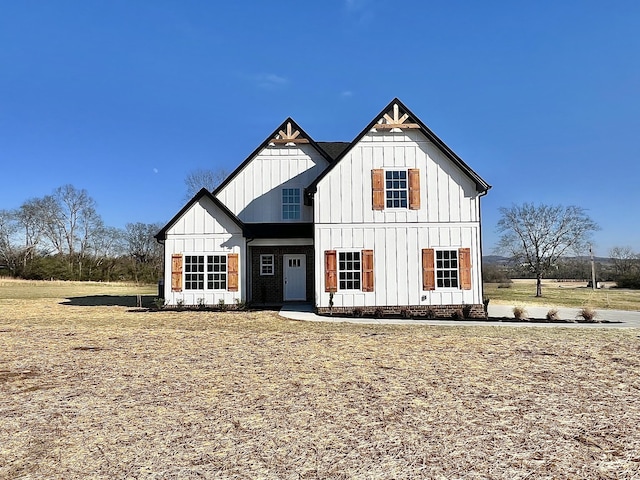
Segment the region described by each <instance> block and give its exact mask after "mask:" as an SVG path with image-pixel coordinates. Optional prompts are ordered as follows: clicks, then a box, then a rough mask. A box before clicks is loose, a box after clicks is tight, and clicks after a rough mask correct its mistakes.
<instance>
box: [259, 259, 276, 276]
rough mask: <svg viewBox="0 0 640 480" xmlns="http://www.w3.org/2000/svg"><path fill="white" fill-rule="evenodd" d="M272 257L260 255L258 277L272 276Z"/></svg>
mask: <svg viewBox="0 0 640 480" xmlns="http://www.w3.org/2000/svg"><path fill="white" fill-rule="evenodd" d="M273 265H274V264H273V255H260V275H273Z"/></svg>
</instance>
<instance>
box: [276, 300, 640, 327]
mask: <svg viewBox="0 0 640 480" xmlns="http://www.w3.org/2000/svg"><path fill="white" fill-rule="evenodd" d="M549 308H550V307H527V308H526V311H527V314H528V316H529V317H530V318H534V319H544V318H545V316H546V314H547V312H548V311H549ZM558 314H559V317H560V318H561V319H563V320H575V319H576V317H577V314H578V309H577V308H558ZM280 315H281V316H282V317H285V318H289V319H292V320H302V321H305V322H334V323H335V322H346V323H362V324H378V325H383V324H384V325H443V326H469V325H476V326H487V325H495V326H509V327H563V328H640V311H633V312H629V311H624V310H597V315H596V320H599V321H600V322H604V323H536V322H516V321H509V319H513V306H509V305H489V317H491V318H495V319H501V320H500V321H478V320H422V319H421V320H410V319H402V318H354V317H340V316H332V317H327V316H320V315H316V314H315V313H313V307H312V305H310V304H288V305H285V306H284V307H282V309H281V310H280ZM503 319H504V320H503Z"/></svg>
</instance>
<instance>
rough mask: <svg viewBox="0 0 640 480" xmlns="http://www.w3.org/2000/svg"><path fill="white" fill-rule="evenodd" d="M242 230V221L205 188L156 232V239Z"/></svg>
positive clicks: (223, 233) (233, 232)
mask: <svg viewBox="0 0 640 480" xmlns="http://www.w3.org/2000/svg"><path fill="white" fill-rule="evenodd" d="M242 232H243V224H242V222H240V221H239V220H238V219H237V218H235V216H234V215H233V214H232V213H231V212H230V211H229V210H227V209H226V207H225V206H224V205H222V204H221V203H220V202H219V201H218V200H216V198H215V197H214V196H213V195H212V194H211V192H209V191H208V190H206V189H204V188H203V189H202V190H200V191H199V192H198V193H197V194H196V195H195V196H194V197H193V198H192V199H191V200H190V201H189V202H187V204H186V205H185V206H184V207H183V208H182V210H180V211H179V212H178V213H177V214H176V216H175V217H173V218H172V219H171V220H170V221H169V222H168V223H167V224H166V225H165V226H164V228H163V229H162V230H160V232H158V233H157V234H156V239H158V240H160V241H162V240H165V239H166V238H167V236H168V235H228V234H242Z"/></svg>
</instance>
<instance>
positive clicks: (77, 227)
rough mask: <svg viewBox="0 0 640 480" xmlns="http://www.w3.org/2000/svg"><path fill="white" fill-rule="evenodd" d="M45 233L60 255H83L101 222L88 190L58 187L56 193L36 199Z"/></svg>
mask: <svg viewBox="0 0 640 480" xmlns="http://www.w3.org/2000/svg"><path fill="white" fill-rule="evenodd" d="M33 202H34V204H35V208H36V210H37V212H38V215H39V217H40V220H41V222H42V226H43V235H44V236H45V237H46V238H47V239H48V240H49V242H51V244H52V246H53V247H54V249H55V251H56V252H57V253H59V254H61V255H64V254H68V255H70V256H73V255H74V254H76V253H80V254H83V253H84V251H85V250H86V249H87V246H88V243H89V242H90V240H91V235H92V232H93V231H96V230H98V229H99V228H100V226H101V225H102V220H101V219H100V215H98V213H97V212H96V202H95V200H94V199H93V198H91V197H90V196H89V194H88V193H87V191H86V190H85V189H80V190H78V189H77V188H75V187H74V186H73V185H63V186H62V187H58V188H56V190H55V191H54V193H53V195H47V196H45V197H43V198H41V199H36V200H34V201H33Z"/></svg>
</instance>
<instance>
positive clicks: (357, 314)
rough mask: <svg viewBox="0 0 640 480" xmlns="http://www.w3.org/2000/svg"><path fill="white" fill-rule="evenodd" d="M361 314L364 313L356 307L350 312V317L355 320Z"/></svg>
mask: <svg viewBox="0 0 640 480" xmlns="http://www.w3.org/2000/svg"><path fill="white" fill-rule="evenodd" d="M363 313H364V310H363V309H362V308H360V307H357V308H354V309H353V310H351V315H353V316H354V317H356V318H360V317H361V316H362V314H363Z"/></svg>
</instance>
